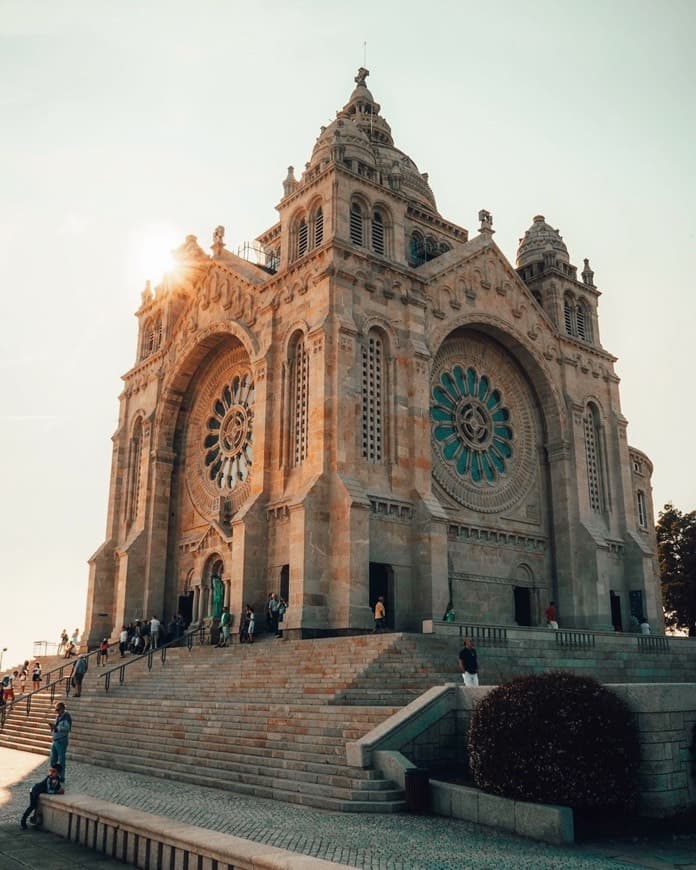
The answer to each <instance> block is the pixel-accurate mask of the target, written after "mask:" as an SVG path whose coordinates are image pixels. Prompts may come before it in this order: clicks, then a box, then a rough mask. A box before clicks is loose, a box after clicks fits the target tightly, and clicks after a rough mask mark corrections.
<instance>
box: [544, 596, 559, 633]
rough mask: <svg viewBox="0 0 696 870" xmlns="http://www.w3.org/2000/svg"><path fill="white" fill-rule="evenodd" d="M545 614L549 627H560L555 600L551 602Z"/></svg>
mask: <svg viewBox="0 0 696 870" xmlns="http://www.w3.org/2000/svg"><path fill="white" fill-rule="evenodd" d="M544 616H545V617H546V624H547V625H548V627H549V628H553V629H558V615H557V612H556V602H555V601H550V602H549V606H548V607H547V608H546V610H545V611H544Z"/></svg>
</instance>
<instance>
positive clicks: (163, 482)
mask: <svg viewBox="0 0 696 870" xmlns="http://www.w3.org/2000/svg"><path fill="white" fill-rule="evenodd" d="M367 74H368V73H367V70H365V69H361V70H360V71H359V72H358V75H357V77H356V79H355V81H356V83H357V84H356V87H355V89H354V91H353V93H352V95H351V96H350V99H349V100H348V102H347V103H346V105H345V106H344V108H343V109H342V110H341V111H340V112H338V114H337V116H336V119H335V120H334V121H333V122H332V123H331V124H329V126H328V127H322V128H321V132H320V134H319V137H318V138H317V140H316V144H315V145H314V149H313V151H312V154H311V158H310V160H309V162H308V163H307V164H306V167H305V171H304V173H303V174H302V176H301V178H299V179H296V178H295V176H294V173H293V169H292V167H291V168H290V169H289V170H288V173H287V177H286V178H285V181H284V183H283V196H282V199H281V200H280V203H279V205H278V206H277V211H278V215H279V219H278V222H277V223H276V224H275V225H274V226H272V227H270V228H269V229H267V230H266V231H265V232H263V233H262V234H261V235H260V236H258V239H257V242H258V250H259V251H262V254H263V256H262V257H257V258H256V260H257V262H251V261H250V260H249V259H248V258H244V257H240V256H236V255H235V254H233V253H232V252H230V251H228V250H227V249H226V247H225V241H224V230H223V228H222V227H218V229H217V230H216V231H215V234H214V237H213V244H212V246H211V248H210V251H211V253H210V254H208V253H206V252H205V251H204V250H203V249H202V248H201V247H200V246H199V245H198V243H197V241H196V238H195V237H194V236H189V237H187V239H186V240H185V242H184V244H183V245H182V246H181V247H180V248H179V249H178V250H177V251H176V252H175V253H176V260H177V267H176V269H175V270H174V271H172V272H171V273H168V274H167V275H166V276H165V278H164V280H163V282H162V283H161V284H160V285H159V286H157V287H156V288H155V290H154V292H151V291H150V289H149V287H148V288H146V290H145V292H144V293H143V298H142V304H141V306H140V308H139V310H138V312H137V317H138V322H139V338H138V347H137V359H136V363H135V365H134V367H133V368H132V369H131V370H130V371H129V372H128V374H127V375H125V377H124V382H125V387H124V390H123V393H122V395H121V397H120V403H121V404H120V415H119V423H118V428H117V431H116V433H115V435H114V437H113V460H112V471H111V485H110V496H109V510H108V520H107V537H106V540H105V542H104V544H102V546H101V547H100V548H99V550H98V551H97V552H96V553H95V555H94V556H93V557H92V559H91V560H90V583H89V592H88V602H87V620H86V627H87V637H88V642H89V643H90V645H94V644H95V642H97V641H98V640H99V639H101V637H103V636H104V635H109V634H111V635H112V636H113V633H114V632H117V631H118V629H119V628H120V626H121V624H122V623H123V622H129V621H131V620H134V619H136V618H139V617H140V618H142V617H144V616H147V617H148V618H149V617H150V616H151V615H152V614H154V613H156V614H158V615H159V617H160V618H161V619H163V620H165V622H166V621H168V620H169V619H171V618H172V616H173V615H174V614H175V613H176V612H178V611H179V612H181V613H182V614H183V615H184V617H185V618H186V619H187V620H190V621H191V622H193V623H198V622H201V621H203V620H206V619H209V618H214V617H216V616H218V615H219V611H220V608H221V606H222V601H223V600H224V602H225V603H227V604H229V607H230V610H231V612H232V613H233V615H234V618H235V623H236V620H237V618H238V615H239V613H240V610H241V608H242V607H243V606H244V604H245V603H246V602H249V603H250V604H252V606H253V607H254V609H255V610H256V613H257V618H260V617H261V614H262V612H263V605H264V602H265V600H266V596H267V593H268V592H271V591H276V592H280V593H281V594H282V595H283V596H284V597H285V598H286V599H287V601H288V603H289V607H288V611H287V615H286V622H285V628H286V630H287V631H286V633H287V634H289V635H290V636H304V637H308V636H317V635H320V634H323V633H332V634H339V633H342V632H344V633H352V632H359V631H364V630H367V629H370V628H371V627H372V625H373V621H372V610H371V608H372V607H373V606H374V604H375V601H376V599H377V597H378V596H379V595H383V596H384V597H385V601H386V606H387V621H388V623H389V625H390V627H392V628H394V629H397V630H418V629H419V628H420V624H421V620H422V619H423V618H431V617H434V618H436V619H440V618H442V616H443V614H444V612H445V610H446V608H447V606H448V603H449V602H450V601H451V602H452V603H453V606H454V608H455V610H456V615H457V620H461V621H467V622H481V623H497V624H508V625H510V624H515V623H516V624H519V625H537V624H540V623H542V622H543V621H544V619H543V611H544V608H545V607H546V605H547V604H548V602H549V601H550V600H552V599H554V600H555V601H556V602H557V605H558V612H559V619H560V622H561V624H562V625H564V626H577V627H591V628H608V629H611V627H612V626H614V627H616V628H621V627H623V629H624V630H628V627H629V623H630V620H631V616H632V615H634V616H639V615H641V614H645V615H646V616H647V617H648V618H649V620H650V622H651V623H652V625H653V626H654V627H657V629H658V630H660V631H661V630H662V624H663V623H662V609H661V600H660V593H659V585H658V580H657V565H656V557H655V549H656V547H655V536H654V531H653V525H654V523H653V510H652V498H651V472H652V465H651V463H650V461H649V459H648V458H647V457H646V456H645V454H643V453H641V452H640V451H639V450H636V449H634V448H632V447H630V446H629V444H628V442H627V438H626V427H627V423H626V420H625V418H624V417H623V416H622V414H621V410H620V403H619V379H618V378H617V376H616V374H615V372H614V363H615V358H614V357H613V356H611V354H610V353H608V352H607V351H606V350H605V349H604V348H603V347H602V345H601V342H600V334H599V319H598V312H597V302H598V298H599V295H600V294H599V291H598V290H597V288H596V286H595V284H594V276H593V272H592V270H591V269H590V266H589V262H588V260H585V261H584V268H583V270H582V272H581V274H580V276H578V273H577V268H576V267H575V266H574V265H573V264H572V263H571V259H570V256H569V254H568V249H567V247H566V245H565V243H564V241H563V239H562V237H561V236H560V234H559V232H558V230H555V229H553V228H552V227H551V226H550V225H549V224H548V223H547V222H546V220H545V219H544V218H543V217H541V216H537V217H535V218H534V219H533V222H532V225H531V226H530V227H529V229H528V230H527V231H526V232H525V234H524V236H523V238H522V239H521V240H520V245H519V248H518V250H517V263H516V266H515V267H513V266H512V265H511V264H510V263H509V262H508V260H507V259H506V258H505V256H504V255H503V253H502V252H501V251H500V249H499V248H498V247H497V245H496V243H495V241H494V240H493V232H494V231H493V221H492V217H491V215H490V214H489V213H488V212H486V211H481V212H480V213H479V220H480V227H479V229H478V231H477V232H476V233H475V234H472V235H471V236H470V234H469V232H468V231H467V230H466V229H464V228H462V227H460V226H458V225H456V224H454V223H452V222H451V221H449V220H448V219H447V218H445V217H443V216H442V215H441V214H440V213H439V212H438V210H437V206H436V202H435V197H434V195H433V192H432V191H431V189H430V187H429V185H428V176H427V174H425V173H421V172H419V170H418V168H417V167H416V165H415V164H414V162H413V161H412V160H411V159H410V158H409V157H408V156H407V155H406V154H405V153H404V152H403V151H400V150H399V149H398V148H397V147H396V146H395V145H394V140H393V138H392V133H391V129H390V126H389V124H388V123H387V121H386V120H385V119H384V117H383V116H382V114H381V109H380V105H379V104H378V103H377V102H376V101H375V99H374V97H373V96H372V94H371V93H370V90H369V89H368V88H367V85H366V81H365V80H366V77H367Z"/></svg>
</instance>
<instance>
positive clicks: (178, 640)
mask: <svg viewBox="0 0 696 870" xmlns="http://www.w3.org/2000/svg"><path fill="white" fill-rule="evenodd" d="M206 636H212V631H211V629H210V628H206V627H205V626H204V625H202V626H200V627H199V628H194V629H193V631H187V632H184V634H183V636H182V637H175V638H173V639H172V640H170V641H167V643H163V644H162V645H161V646H158V647H156V648H155V649H149V650H147V651H146V652H144V653H142V654H141V655H139V656H132V657H131V658H130V659H129V660H128V661H127V662H121V663H120V664H118V665H116V667H113V668H110V669H109V670H108V671H103V672H102V673H101V674H99V677H100V678H101V679H103V680H104V691H105V692H108V691H109V687H110V685H111V675H112V674H113V673H115V672H116V671H118V683H119V685H120V686H122V685H123V683H124V681H125V679H126V668H129V667H130V666H131V665H134V664H135V663H136V662H140V661H142V660H143V659H147V669H148V671H151V670H152V664H153V661H154V657H155V655H156V654H157V653H160V658H161V660H162V665H163V666H164V665H165V664H166V661H167V650H168V649H171V648H172V647H175V646H186V647H187V648H188V651H189V652H191V650H192V649H193V647H194V645H195V641H196V638H197V639H198V644H199V646H203V644H204V643H205V639H206Z"/></svg>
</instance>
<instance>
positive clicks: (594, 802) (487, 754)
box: [469, 671, 640, 809]
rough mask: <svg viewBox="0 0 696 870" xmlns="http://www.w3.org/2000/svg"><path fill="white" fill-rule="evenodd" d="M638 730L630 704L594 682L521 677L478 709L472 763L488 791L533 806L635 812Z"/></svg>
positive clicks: (555, 675) (567, 676)
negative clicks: (552, 805) (542, 805)
mask: <svg viewBox="0 0 696 870" xmlns="http://www.w3.org/2000/svg"><path fill="white" fill-rule="evenodd" d="M639 757H640V753H639V745H638V729H637V727H636V724H635V721H634V719H633V716H632V714H631V711H630V710H629V708H628V706H627V705H626V704H625V703H624V701H622V700H621V698H619V697H618V696H617V695H615V694H614V693H613V692H612V691H610V690H609V689H607V688H605V687H604V686H602V685H601V684H600V683H598V682H597V681H596V680H594V679H592V678H591V677H579V676H575V675H574V674H572V673H568V672H564V671H555V672H552V673H547V674H539V675H536V676H529V677H520V678H518V679H516V680H513V681H512V682H511V683H507V684H505V685H503V686H499V687H498V688H496V689H494V690H493V691H492V692H491V693H490V694H489V695H487V696H486V698H484V700H483V701H482V702H481V703H480V704H479V705H478V707H477V708H476V710H475V711H474V715H473V718H472V722H471V729H470V731H469V759H470V763H471V769H472V773H473V777H474V781H475V783H476V785H477V786H478V787H479V788H481V789H483V790H484V791H487V792H490V793H492V794H497V795H502V796H504V797H509V798H515V799H516V800H524V801H532V802H534V803H552V804H563V805H566V806H571V807H576V808H602V807H607V808H610V807H611V808H616V809H631V808H633V806H634V805H635V802H636V799H637V795H638V764H639Z"/></svg>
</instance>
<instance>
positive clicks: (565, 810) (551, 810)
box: [430, 780, 575, 845]
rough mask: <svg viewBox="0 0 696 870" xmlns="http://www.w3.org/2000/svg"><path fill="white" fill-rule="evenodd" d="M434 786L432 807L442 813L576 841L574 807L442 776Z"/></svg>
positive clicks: (517, 831) (523, 832)
mask: <svg viewBox="0 0 696 870" xmlns="http://www.w3.org/2000/svg"><path fill="white" fill-rule="evenodd" d="M430 789H431V800H432V804H431V805H432V811H433V812H434V813H436V814H437V815H439V816H447V817H449V818H453V819H463V820H464V821H467V822H475V823H477V824H479V825H488V826H489V827H492V828H499V829H500V830H503V831H510V832H511V833H514V834H519V835H520V836H522V837H530V838H532V839H534V840H543V841H544V842H546V843H553V844H555V845H566V844H568V843H574V842H575V827H574V821H573V811H572V809H570V807H560V806H552V805H550V804H532V803H526V802H525V801H515V800H511V799H510V798H504V797H499V796H498V795H491V794H486V793H485V792H482V791H479V790H478V789H476V788H470V787H469V786H464V785H454V784H453V783H449V782H440V781H439V780H432V781H431V783H430Z"/></svg>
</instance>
